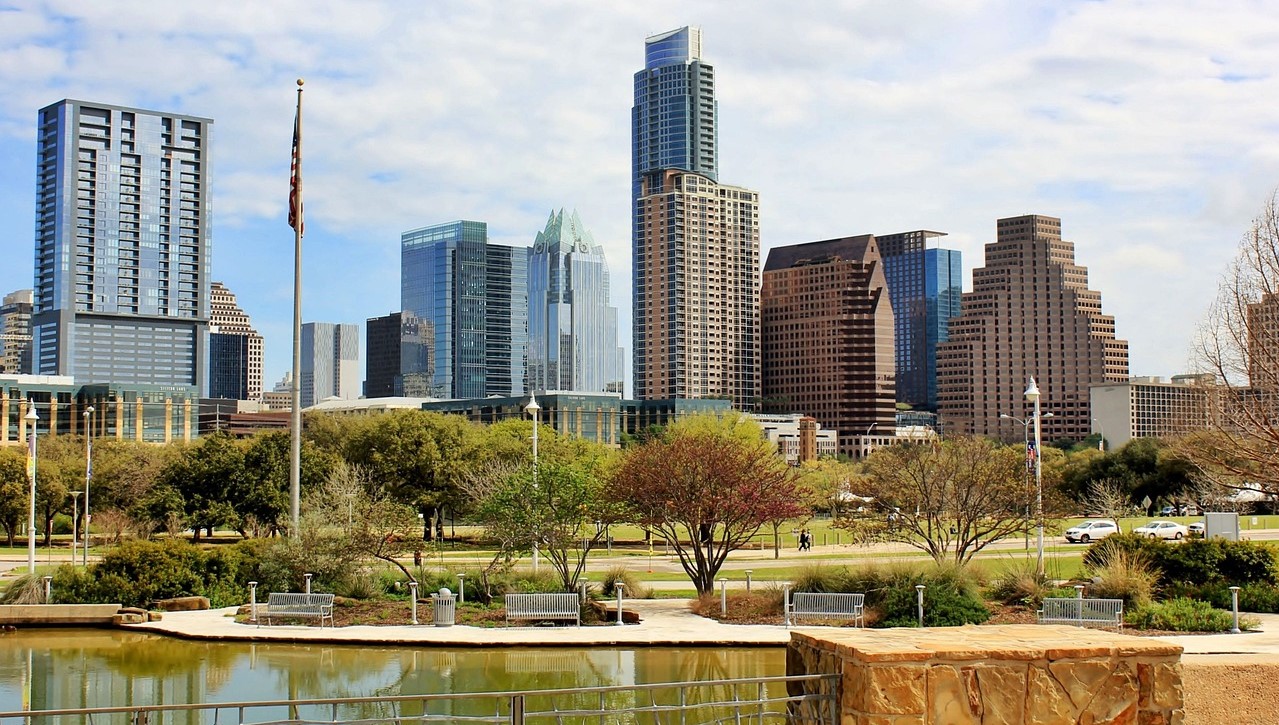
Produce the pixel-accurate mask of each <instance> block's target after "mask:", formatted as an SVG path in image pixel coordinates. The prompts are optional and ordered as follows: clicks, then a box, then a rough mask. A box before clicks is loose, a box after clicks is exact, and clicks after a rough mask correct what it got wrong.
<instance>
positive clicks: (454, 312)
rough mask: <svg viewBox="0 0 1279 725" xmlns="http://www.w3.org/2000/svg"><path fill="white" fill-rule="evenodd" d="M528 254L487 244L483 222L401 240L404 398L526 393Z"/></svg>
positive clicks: (452, 225) (446, 227)
mask: <svg viewBox="0 0 1279 725" xmlns="http://www.w3.org/2000/svg"><path fill="white" fill-rule="evenodd" d="M530 252H531V250H530V249H529V248H528V247H507V246H503V245H500V244H489V243H488V225H486V224H485V223H484V222H474V221H456V222H449V223H447V224H438V225H435V226H430V227H423V228H421V229H414V230H411V231H407V232H404V233H403V234H402V235H401V237H400V305H401V307H402V309H403V314H404V316H405V317H404V320H403V330H404V336H403V337H402V343H403V345H402V347H401V350H400V355H401V369H400V374H401V376H402V378H403V388H404V390H403V394H404V395H411V396H418V397H435V398H446V397H447V398H481V397H485V396H488V395H522V394H523V393H524V359H525V355H526V354H527V348H528V264H529V255H530ZM428 341H429V343H428ZM426 344H429V350H428V349H423V345H426Z"/></svg>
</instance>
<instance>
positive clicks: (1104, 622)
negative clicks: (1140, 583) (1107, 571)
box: [1039, 597, 1124, 629]
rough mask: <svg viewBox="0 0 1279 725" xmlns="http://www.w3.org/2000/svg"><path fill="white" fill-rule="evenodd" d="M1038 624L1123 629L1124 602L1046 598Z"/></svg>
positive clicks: (1116, 600) (1078, 598)
mask: <svg viewBox="0 0 1279 725" xmlns="http://www.w3.org/2000/svg"><path fill="white" fill-rule="evenodd" d="M1039 623H1040V624H1073V625H1076V626H1079V627H1090V626H1092V627H1116V628H1118V629H1123V626H1124V600H1122V599H1086V598H1082V597H1048V598H1045V599H1044V606H1043V609H1040V610H1039Z"/></svg>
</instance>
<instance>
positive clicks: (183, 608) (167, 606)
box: [155, 597, 209, 612]
mask: <svg viewBox="0 0 1279 725" xmlns="http://www.w3.org/2000/svg"><path fill="white" fill-rule="evenodd" d="M155 606H156V608H157V609H160V610H162V611H165V612H195V611H199V610H203V609H208V608H209V598H208V597H173V598H172V599H161V600H159V601H157V602H156V603H155Z"/></svg>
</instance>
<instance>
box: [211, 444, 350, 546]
mask: <svg viewBox="0 0 1279 725" xmlns="http://www.w3.org/2000/svg"><path fill="white" fill-rule="evenodd" d="M242 445H243V450H244V475H243V476H242V477H240V478H239V479H238V480H237V481H235V484H234V486H233V487H232V488H231V490H230V491H229V494H230V502H231V507H232V508H233V509H234V510H235V513H236V516H237V517H238V519H239V521H240V533H241V534H244V535H245V536H249V535H252V536H261V535H263V534H270V533H276V532H278V531H280V530H282V529H284V528H287V526H286V524H285V522H286V521H287V519H288V513H289V472H290V458H291V455H292V450H291V441H290V436H289V433H288V431H269V432H265V433H259V434H257V435H255V436H253V437H252V438H250V439H248V440H247V441H245V442H244V443H243V444H242ZM299 464H300V471H299V473H300V475H299V483H300V486H301V488H302V490H303V491H305V490H308V489H311V488H314V487H315V486H317V485H319V484H320V483H322V482H323V481H324V480H325V479H326V478H327V477H328V475H329V473H330V471H331V470H332V468H333V466H334V464H335V457H334V456H332V455H331V454H329V453H326V452H324V451H321V450H320V449H319V448H318V447H317V446H316V445H315V444H314V443H312V442H311V441H309V440H305V439H304V440H303V441H302V447H301V450H300V452H299Z"/></svg>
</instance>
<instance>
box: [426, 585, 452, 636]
mask: <svg viewBox="0 0 1279 725" xmlns="http://www.w3.org/2000/svg"><path fill="white" fill-rule="evenodd" d="M431 609H432V610H433V611H434V613H435V626H437V627H452V626H453V621H454V620H455V619H456V618H457V595H456V594H454V593H453V592H450V591H449V590H448V588H447V587H445V588H443V589H440V591H439V593H438V594H432V595H431Z"/></svg>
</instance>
